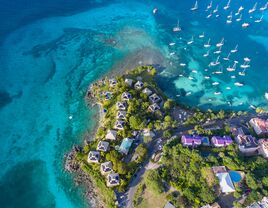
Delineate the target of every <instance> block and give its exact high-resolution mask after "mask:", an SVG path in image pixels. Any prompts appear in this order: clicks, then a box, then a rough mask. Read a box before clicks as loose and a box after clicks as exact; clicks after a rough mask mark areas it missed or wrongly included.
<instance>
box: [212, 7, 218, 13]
mask: <svg viewBox="0 0 268 208" xmlns="http://www.w3.org/2000/svg"><path fill="white" fill-rule="evenodd" d="M218 10H219V5H217V6H216V8H215V9H214V10H213V13H217V12H218Z"/></svg>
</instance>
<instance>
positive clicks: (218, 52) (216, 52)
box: [214, 46, 222, 54]
mask: <svg viewBox="0 0 268 208" xmlns="http://www.w3.org/2000/svg"><path fill="white" fill-rule="evenodd" d="M221 48H222V46H220V47H219V50H217V51H214V54H220V53H221Z"/></svg>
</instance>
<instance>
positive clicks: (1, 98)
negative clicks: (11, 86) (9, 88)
mask: <svg viewBox="0 0 268 208" xmlns="http://www.w3.org/2000/svg"><path fill="white" fill-rule="evenodd" d="M11 102H12V97H11V96H10V94H9V93H8V92H6V91H0V109H1V108H3V107H5V106H6V105H8V104H9V103H11Z"/></svg>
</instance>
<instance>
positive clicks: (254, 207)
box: [247, 196, 268, 208]
mask: <svg viewBox="0 0 268 208" xmlns="http://www.w3.org/2000/svg"><path fill="white" fill-rule="evenodd" d="M267 207H268V197H267V196H265V197H263V199H262V200H261V201H258V202H254V203H253V204H251V205H249V206H247V208H267Z"/></svg>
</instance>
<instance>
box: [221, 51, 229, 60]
mask: <svg viewBox="0 0 268 208" xmlns="http://www.w3.org/2000/svg"><path fill="white" fill-rule="evenodd" d="M230 55H231V52H229V53H228V55H227V56H226V57H224V58H223V60H224V61H229V60H230Z"/></svg>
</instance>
